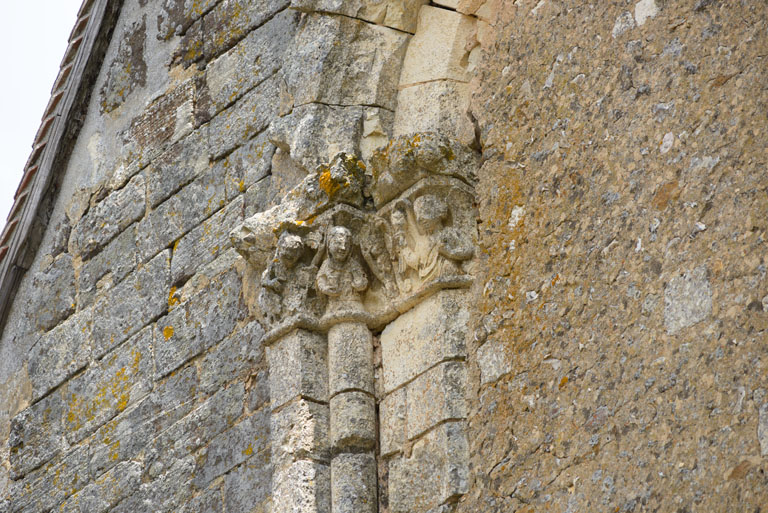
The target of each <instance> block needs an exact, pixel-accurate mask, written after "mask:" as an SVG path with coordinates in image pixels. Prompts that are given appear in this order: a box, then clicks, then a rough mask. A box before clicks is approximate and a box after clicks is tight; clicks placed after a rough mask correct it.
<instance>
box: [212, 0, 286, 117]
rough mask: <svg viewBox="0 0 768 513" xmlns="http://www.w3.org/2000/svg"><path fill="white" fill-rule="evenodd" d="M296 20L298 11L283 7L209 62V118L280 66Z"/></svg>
mask: <svg viewBox="0 0 768 513" xmlns="http://www.w3.org/2000/svg"><path fill="white" fill-rule="evenodd" d="M298 22H299V14H298V13H296V12H295V11H290V10H286V11H283V12H281V13H279V14H278V15H277V16H275V17H274V18H273V19H271V20H270V21H268V22H267V23H265V24H264V25H263V26H262V27H259V28H258V29H256V30H254V31H253V32H251V33H250V34H248V35H247V36H246V37H245V39H243V40H242V41H241V42H239V43H238V44H237V45H236V46H235V47H233V48H232V49H231V50H229V51H228V52H226V53H225V54H223V55H221V56H220V57H219V58H218V59H216V60H214V61H213V62H211V63H210V64H209V65H208V67H207V68H206V74H205V81H206V84H207V86H208V89H207V95H208V97H209V102H210V103H209V107H208V108H207V109H206V111H207V112H206V113H205V115H207V116H208V118H212V117H213V116H214V115H215V114H216V113H218V112H220V111H221V110H223V109H224V108H226V107H227V106H229V105H231V104H232V103H233V102H235V101H236V100H238V99H239V98H240V97H241V96H243V95H244V94H245V93H247V92H248V91H250V90H251V89H253V88H254V87H256V86H258V85H259V84H260V83H261V82H263V81H264V80H266V79H267V78H268V77H270V76H272V75H273V74H274V73H275V72H276V71H277V70H279V69H280V68H281V67H283V54H284V53H285V51H286V49H287V48H288V47H289V45H290V44H291V41H292V40H293V36H294V34H295V33H296V27H297V26H298Z"/></svg>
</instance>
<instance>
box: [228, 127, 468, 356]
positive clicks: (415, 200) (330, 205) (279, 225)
mask: <svg viewBox="0 0 768 513" xmlns="http://www.w3.org/2000/svg"><path fill="white" fill-rule="evenodd" d="M477 165H478V157H477V155H476V153H475V152H474V151H472V150H471V149H469V148H466V147H464V146H462V145H460V144H459V143H456V142H454V141H450V140H448V139H446V138H443V137H440V136H438V135H437V134H431V133H428V134H415V135H412V136H409V137H408V138H403V137H401V138H398V139H396V140H394V141H393V142H392V143H391V144H390V145H389V146H388V147H387V148H386V149H385V150H382V151H381V152H379V153H378V154H377V155H376V156H375V157H374V162H373V167H372V171H371V172H369V173H368V174H366V171H367V170H366V166H365V165H364V164H363V163H362V162H361V161H360V160H359V159H357V158H356V157H353V156H350V155H346V154H340V155H338V156H337V157H336V158H335V159H334V160H333V162H331V164H330V165H328V166H320V167H318V169H317V171H316V172H315V173H314V174H313V175H310V176H307V178H306V179H305V180H304V181H302V183H300V184H299V185H298V186H297V187H296V188H295V189H293V190H292V191H291V192H290V193H288V195H286V197H285V198H283V200H282V202H281V203H280V205H278V206H276V207H274V208H272V209H271V210H268V211H266V212H262V213H259V214H256V215H255V216H253V217H251V218H250V219H248V220H246V222H245V223H244V224H243V225H242V226H240V227H238V228H237V229H236V230H234V231H233V232H232V239H233V242H234V244H235V247H236V248H237V249H238V251H239V252H240V253H241V254H242V255H243V256H244V257H245V258H246V259H247V260H248V262H249V263H250V265H251V266H253V268H254V270H255V271H257V272H255V273H254V274H255V275H256V276H260V280H261V282H260V284H259V287H260V293H259V296H258V303H259V305H258V306H259V309H258V310H259V311H260V312H261V316H262V320H263V321H264V322H265V323H266V325H267V328H268V330H269V331H268V334H267V342H269V341H270V340H274V339H276V338H278V337H279V336H281V335H282V334H285V333H287V332H289V331H290V330H292V329H295V328H303V329H308V330H313V331H327V330H328V329H330V328H331V327H332V326H334V325H336V324H338V323H342V322H360V323H364V324H366V325H368V326H369V327H370V328H373V329H376V328H381V327H383V326H384V325H386V323H388V322H390V321H391V320H393V319H394V318H396V317H397V316H398V315H400V314H401V313H403V312H405V311H407V310H408V309H409V308H411V307H412V306H414V305H415V304H416V303H418V302H419V301H421V300H423V299H425V298H426V297H428V296H429V295H431V294H433V293H435V292H437V291H439V290H441V289H445V288H463V287H468V286H469V285H470V284H471V283H472V279H473V278H472V274H473V273H472V262H473V260H474V256H475V247H476V245H477V235H476V228H475V217H476V216H475V211H474V209H475V206H474V205H475V199H474V188H473V184H474V174H475V169H476V167H477Z"/></svg>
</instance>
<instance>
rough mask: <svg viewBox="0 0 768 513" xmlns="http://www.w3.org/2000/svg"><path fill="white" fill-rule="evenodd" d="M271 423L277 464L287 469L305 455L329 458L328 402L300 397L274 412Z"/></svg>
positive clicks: (323, 458)
mask: <svg viewBox="0 0 768 513" xmlns="http://www.w3.org/2000/svg"><path fill="white" fill-rule="evenodd" d="M270 423H271V435H270V438H271V440H272V462H273V464H274V466H275V467H276V468H279V469H285V468H288V467H290V465H292V464H293V463H295V462H297V461H299V460H304V459H313V460H319V461H328V459H329V456H330V451H329V448H330V446H329V437H328V432H329V419H328V405H324V404H317V403H313V402H311V401H305V400H303V399H300V400H298V401H296V402H293V403H291V404H288V405H286V406H285V407H284V408H282V409H281V410H280V411H277V412H274V413H272V419H271V422H270Z"/></svg>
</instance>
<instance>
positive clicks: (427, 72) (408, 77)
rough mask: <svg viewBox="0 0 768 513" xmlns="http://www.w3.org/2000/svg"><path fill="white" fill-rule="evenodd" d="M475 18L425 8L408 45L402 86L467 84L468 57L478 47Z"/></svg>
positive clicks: (402, 73)
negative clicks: (442, 83)
mask: <svg viewBox="0 0 768 513" xmlns="http://www.w3.org/2000/svg"><path fill="white" fill-rule="evenodd" d="M475 23H476V22H475V19H474V18H472V17H470V16H465V15H464V14H460V13H457V12H455V11H449V10H447V9H440V8H438V7H430V6H424V7H422V8H421V11H419V25H418V28H417V29H416V34H415V35H414V36H413V39H411V43H410V44H409V45H408V51H407V52H406V54H405V61H404V62H403V71H402V72H401V73H400V87H401V88H402V87H407V86H409V85H413V84H420V83H424V82H429V81H433V80H446V79H449V80H458V81H460V82H468V81H469V79H470V76H469V73H468V72H467V64H468V62H467V57H468V55H469V52H470V50H472V47H473V46H476V33H475V32H476V26H475Z"/></svg>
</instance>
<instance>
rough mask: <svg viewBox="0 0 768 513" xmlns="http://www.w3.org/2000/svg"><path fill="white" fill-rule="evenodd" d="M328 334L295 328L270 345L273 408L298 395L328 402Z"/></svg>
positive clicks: (269, 360) (268, 350) (270, 381)
mask: <svg viewBox="0 0 768 513" xmlns="http://www.w3.org/2000/svg"><path fill="white" fill-rule="evenodd" d="M326 351H327V346H326V341H325V337H324V336H322V335H320V334H318V333H312V332H310V331H306V330H301V329H299V330H295V331H293V332H291V333H289V334H288V335H286V336H285V337H282V338H281V339H280V340H278V341H277V342H275V343H274V344H273V345H271V346H269V347H267V361H268V362H269V387H270V396H271V398H272V409H275V408H277V407H279V406H281V405H283V404H285V403H287V402H288V401H290V400H291V399H293V398H295V397H299V396H301V397H306V398H308V399H312V400H314V401H319V402H327V401H328V360H327V356H326Z"/></svg>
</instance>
